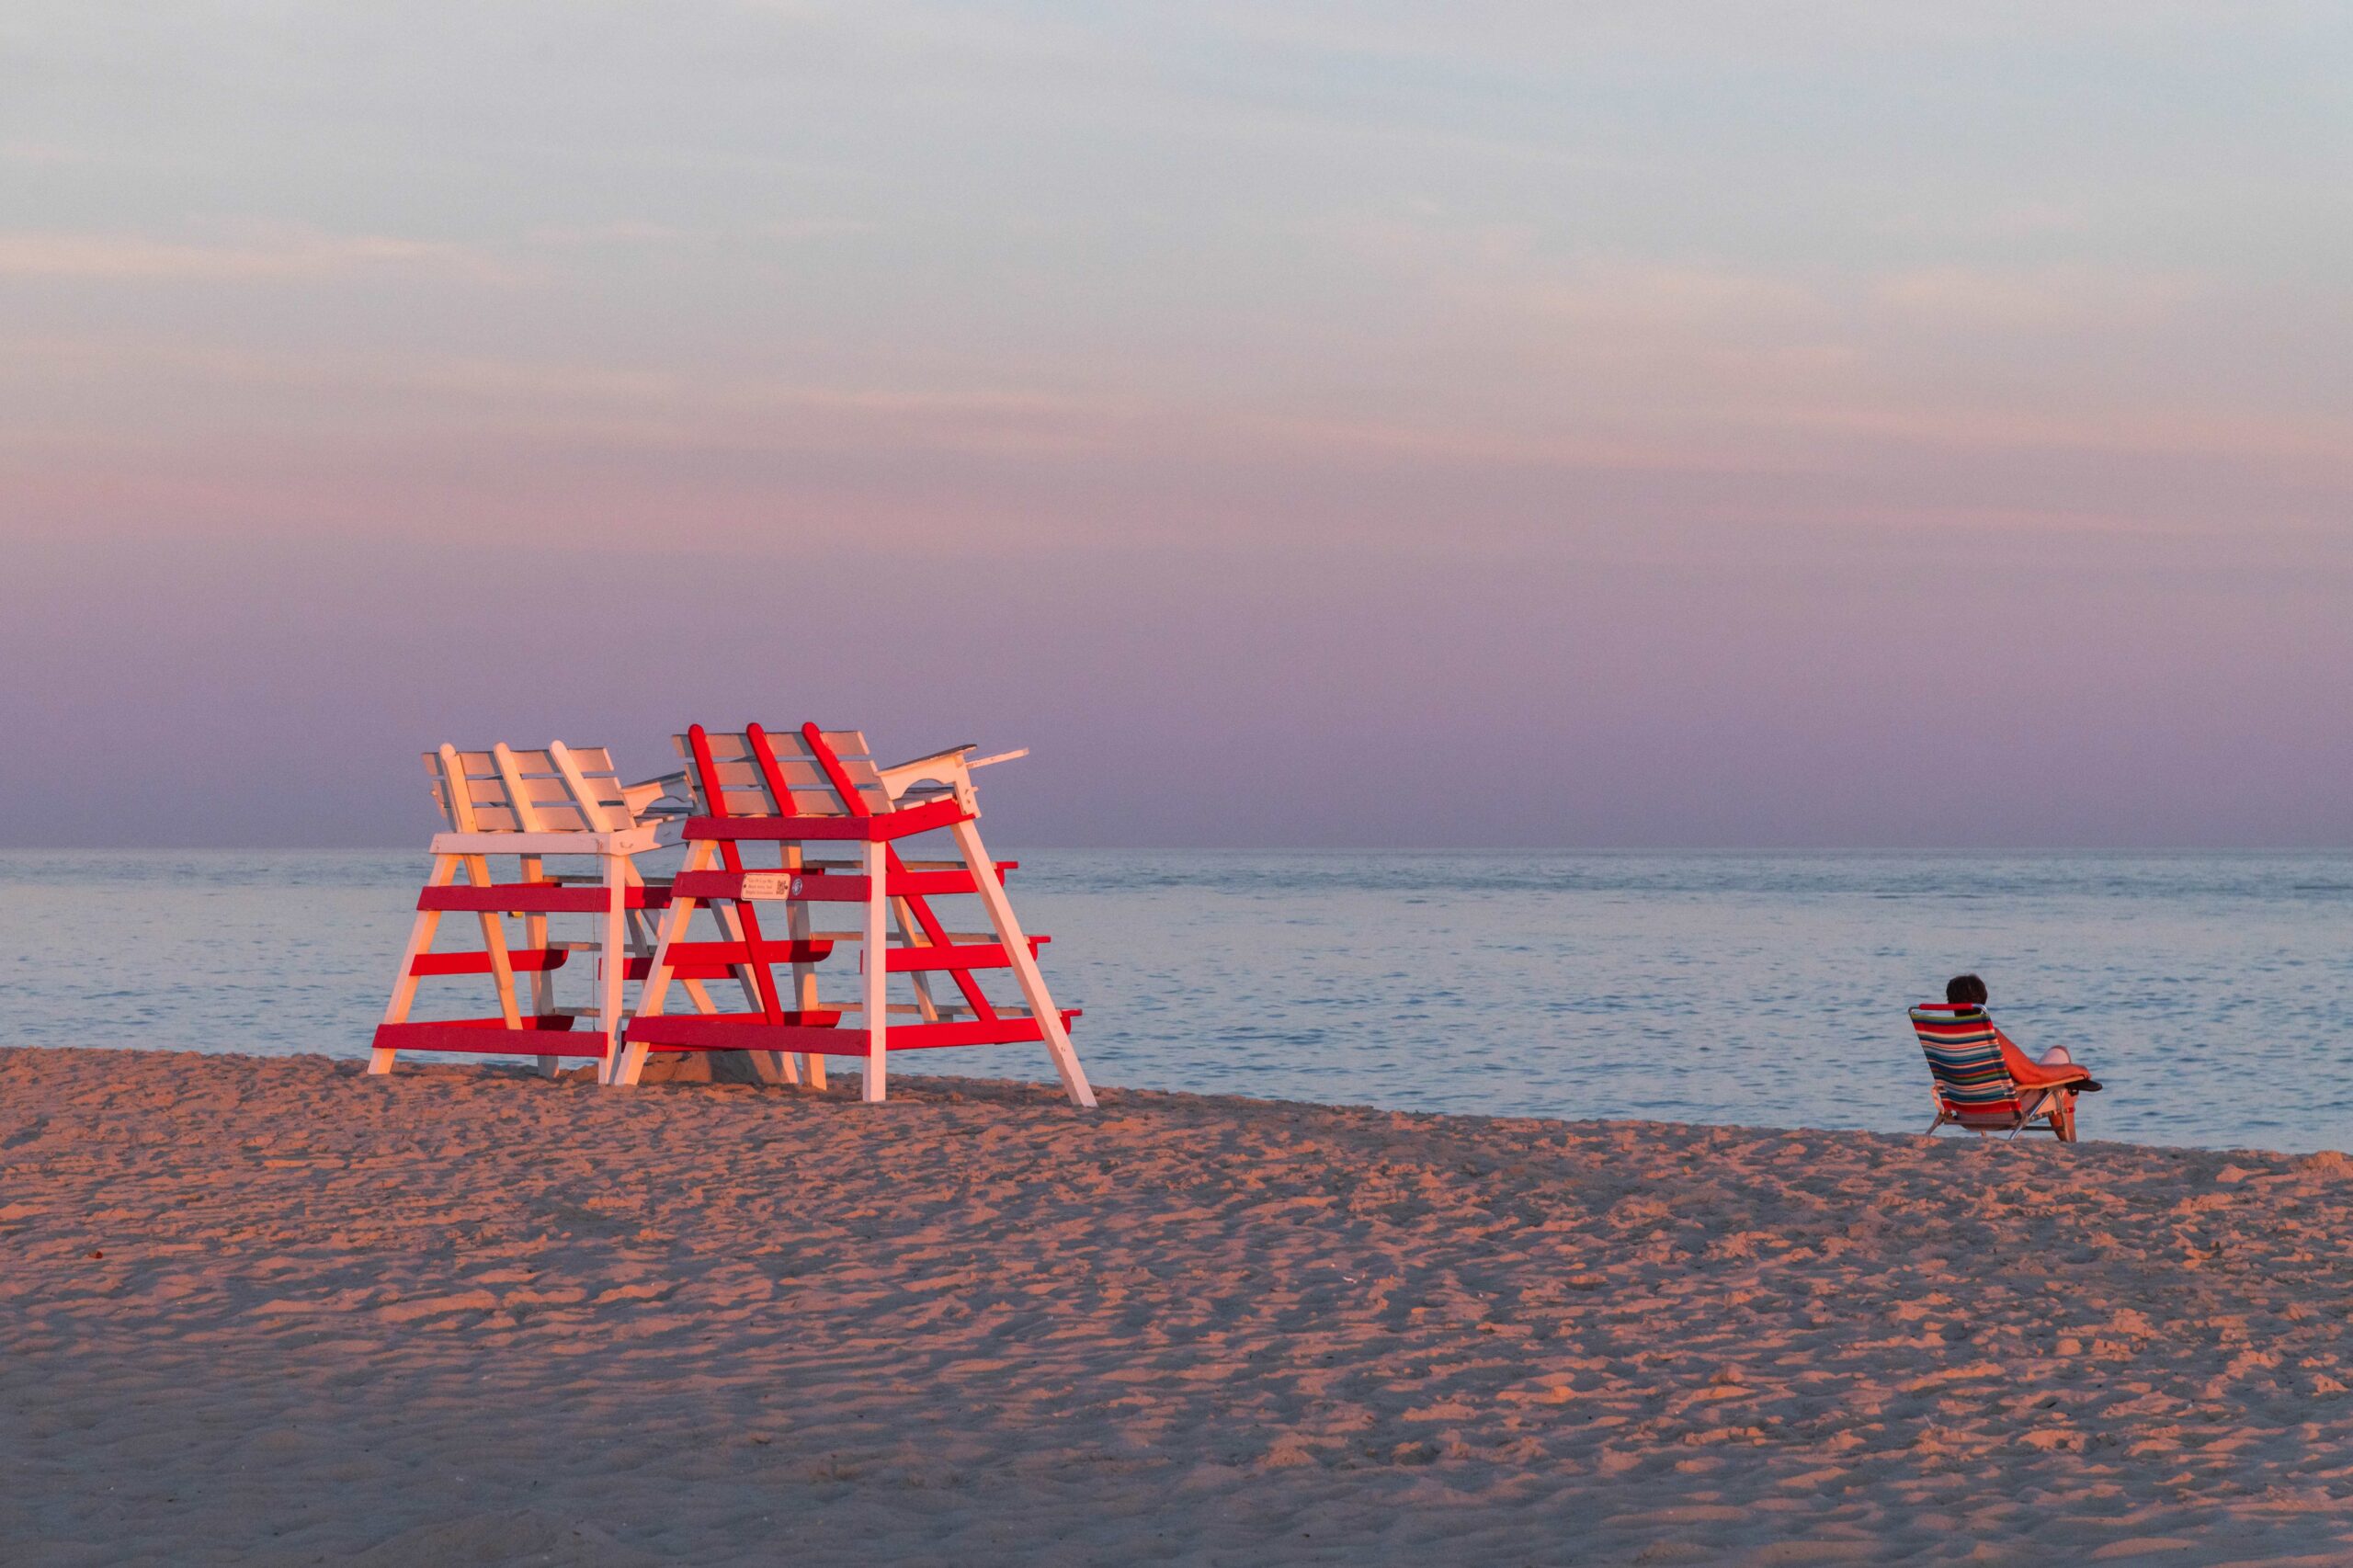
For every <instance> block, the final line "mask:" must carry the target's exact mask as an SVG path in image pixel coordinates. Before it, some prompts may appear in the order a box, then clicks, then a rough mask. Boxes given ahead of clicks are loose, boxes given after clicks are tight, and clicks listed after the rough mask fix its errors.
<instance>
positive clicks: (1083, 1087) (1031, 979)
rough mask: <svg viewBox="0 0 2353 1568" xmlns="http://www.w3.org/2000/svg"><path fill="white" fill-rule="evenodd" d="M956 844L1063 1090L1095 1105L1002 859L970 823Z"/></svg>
mask: <svg viewBox="0 0 2353 1568" xmlns="http://www.w3.org/2000/svg"><path fill="white" fill-rule="evenodd" d="M950 831H951V832H952V833H953V834H954V835H955V839H956V847H957V849H958V850H959V851H961V853H962V855H963V857H964V865H965V867H966V869H968V870H970V871H971V873H972V886H973V887H974V888H975V889H976V890H978V891H979V892H980V895H981V903H983V905H985V906H986V907H987V909H988V912H989V925H990V926H991V927H992V928H993V929H994V930H995V932H996V939H997V942H998V944H999V945H1000V946H1002V947H1003V948H1004V949H1005V956H1006V958H1007V959H1009V960H1012V963H1013V973H1014V978H1015V979H1017V980H1018V981H1019V982H1020V983H1021V999H1022V1000H1023V1001H1025V1002H1027V1003H1028V1004H1029V1013H1030V1016H1031V1017H1035V1018H1036V1019H1037V1020H1038V1032H1039V1033H1040V1034H1042V1035H1043V1036H1045V1039H1046V1051H1047V1054H1049V1055H1051V1057H1052V1058H1053V1060H1054V1073H1055V1075H1056V1076H1058V1077H1059V1078H1061V1079H1062V1081H1063V1093H1064V1094H1066V1095H1068V1096H1070V1099H1071V1103H1072V1104H1073V1105H1076V1106H1084V1107H1086V1108H1087V1109H1089V1110H1092V1109H1094V1108H1095V1089H1094V1086H1093V1085H1090V1084H1088V1083H1087V1081H1086V1068H1084V1067H1081V1066H1080V1065H1079V1064H1078V1052H1077V1051H1075V1050H1074V1049H1073V1048H1072V1046H1071V1043H1070V1031H1069V1030H1068V1029H1066V1028H1063V1015H1062V1010H1061V1009H1060V1008H1058V1007H1056V1006H1054V998H1053V994H1052V993H1051V992H1049V991H1048V990H1047V989H1046V976H1045V974H1044V972H1043V971H1040V969H1039V968H1038V957H1037V955H1036V954H1035V953H1032V952H1031V951H1030V950H1029V937H1026V936H1024V935H1023V934H1022V931H1021V922H1020V921H1019V920H1018V919H1017V918H1016V917H1015V915H1014V913H1013V901H1012V900H1010V899H1008V898H1006V896H1005V884H1004V883H1003V882H1001V881H998V880H997V874H996V862H995V861H994V860H992V859H990V858H989V852H988V850H987V849H986V848H985V847H984V846H983V845H982V843H981V831H980V829H979V828H977V827H975V826H973V825H972V823H971V822H969V821H967V822H960V823H958V824H956V825H955V826H954V828H952V829H951V830H950Z"/></svg>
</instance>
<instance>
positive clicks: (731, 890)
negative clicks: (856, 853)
mask: <svg viewBox="0 0 2353 1568" xmlns="http://www.w3.org/2000/svg"><path fill="white" fill-rule="evenodd" d="M750 874H751V875H753V876H767V875H780V874H782V873H770V872H765V871H755V872H752V873H750ZM744 878H745V872H742V871H681V872H679V873H678V880H677V883H676V886H677V890H678V895H679V896H680V897H682V898H694V899H708V898H742V897H743V896H744ZM794 880H795V881H796V882H798V883H799V885H800V887H801V892H799V893H798V894H796V895H795V896H796V897H799V898H801V899H803V900H805V901H807V902H808V903H865V902H866V879H865V878H864V877H862V876H859V875H858V874H856V873H855V872H849V871H804V872H800V873H797V874H796V875H795V877H794ZM888 885H889V890H890V891H891V892H893V893H904V894H907V895H909V896H911V897H937V896H938V895H940V894H943V893H960V892H972V891H973V888H972V874H971V873H970V872H967V871H906V872H903V873H901V874H899V875H897V876H894V877H892V878H891V879H890V881H889V884H888Z"/></svg>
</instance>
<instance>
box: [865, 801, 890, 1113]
mask: <svg viewBox="0 0 2353 1568" xmlns="http://www.w3.org/2000/svg"><path fill="white" fill-rule="evenodd" d="M859 850H860V858H862V859H863V860H864V861H865V865H864V866H863V867H862V868H861V869H863V870H864V871H865V873H866V924H865V926H864V928H863V929H864V939H865V944H866V948H865V951H864V952H863V953H862V954H860V955H859V957H860V959H861V960H862V961H863V962H864V964H865V966H866V973H865V976H864V979H865V982H866V984H865V987H864V991H863V994H862V1000H863V1001H864V1003H865V1006H864V1008H863V1014H864V1020H865V1023H866V1076H865V1079H864V1081H863V1082H862V1083H861V1084H860V1085H858V1097H859V1098H860V1099H863V1100H865V1101H867V1102H868V1103H870V1104H875V1103H879V1102H880V1101H881V1099H882V1097H883V1095H884V1093H885V1089H884V1085H883V1074H884V1071H885V1062H886V1061H887V1053H888V1051H889V1049H890V1047H889V1044H888V1042H887V1041H886V1040H885V1038H884V1037H885V1036H886V1035H887V1034H888V1033H889V1031H890V1027H891V1007H890V1000H891V984H890V982H891V960H890V949H889V947H888V942H889V939H890V937H889V931H890V926H889V921H890V910H891V900H890V897H889V895H888V893H887V892H885V891H884V889H883V885H882V883H883V877H884V868H885V867H886V865H887V864H888V863H889V858H890V857H889V846H887V845H882V844H865V845H861V846H859Z"/></svg>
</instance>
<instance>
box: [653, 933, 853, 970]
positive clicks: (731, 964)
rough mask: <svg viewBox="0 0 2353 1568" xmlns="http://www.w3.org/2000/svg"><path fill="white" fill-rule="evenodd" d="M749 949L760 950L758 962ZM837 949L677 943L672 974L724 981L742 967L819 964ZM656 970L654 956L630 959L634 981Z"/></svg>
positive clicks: (811, 944) (808, 944) (809, 944)
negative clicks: (738, 967) (755, 964)
mask: <svg viewBox="0 0 2353 1568" xmlns="http://www.w3.org/2000/svg"><path fill="white" fill-rule="evenodd" d="M746 949H755V950H756V951H757V953H758V954H759V957H758V959H757V960H754V958H753V957H752V953H751V952H750V951H747V950H746ZM833 950H834V945H833V943H831V942H818V941H794V942H786V941H778V942H761V943H758V944H756V945H755V944H753V943H750V942H673V943H671V944H670V953H669V958H670V972H671V973H673V974H675V975H676V976H677V977H678V978H679V979H681V980H724V979H726V978H727V977H728V975H729V974H730V973H731V972H732V971H733V970H734V969H735V967H736V966H737V965H739V964H747V963H752V962H755V961H757V962H760V963H819V962H822V961H824V959H825V957H826V956H827V955H828V954H830V953H831V952H832V951H833ZM653 970H654V960H653V957H652V956H651V955H650V954H649V955H648V956H646V957H644V958H640V959H631V960H629V977H630V978H631V980H643V979H644V978H645V977H646V976H647V975H648V974H650V973H652V972H653Z"/></svg>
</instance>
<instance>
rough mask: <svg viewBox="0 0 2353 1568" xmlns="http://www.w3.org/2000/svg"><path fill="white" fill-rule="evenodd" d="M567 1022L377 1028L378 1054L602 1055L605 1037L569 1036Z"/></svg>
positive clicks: (477, 1021)
mask: <svg viewBox="0 0 2353 1568" xmlns="http://www.w3.org/2000/svg"><path fill="white" fill-rule="evenodd" d="M572 1023H573V1020H572V1019H570V1018H568V1017H560V1018H549V1017H536V1016H526V1017H524V1019H523V1027H522V1028H517V1029H510V1028H507V1027H506V1019H504V1018H442V1019H437V1020H435V1021H434V1022H432V1023H427V1024H378V1025H377V1026H376V1039H375V1048H376V1049H377V1050H379V1051H384V1050H395V1051H470V1052H472V1053H473V1054H475V1055H478V1056H602V1055H604V1054H605V1037H604V1036H603V1035H601V1034H597V1033H588V1034H574V1033H572V1032H571V1029H572Z"/></svg>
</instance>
